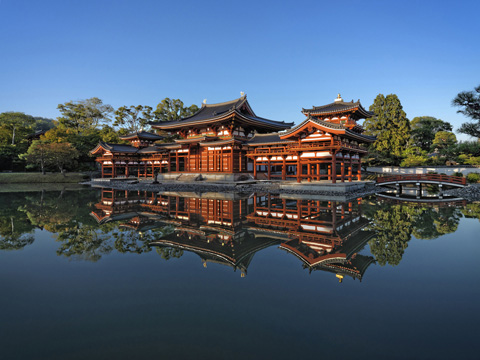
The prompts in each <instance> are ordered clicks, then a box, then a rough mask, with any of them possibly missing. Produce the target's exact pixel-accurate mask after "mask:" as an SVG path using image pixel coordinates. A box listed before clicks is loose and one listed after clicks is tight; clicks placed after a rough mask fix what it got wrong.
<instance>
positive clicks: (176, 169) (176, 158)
mask: <svg viewBox="0 0 480 360" xmlns="http://www.w3.org/2000/svg"><path fill="white" fill-rule="evenodd" d="M175 160H176V161H175V171H176V172H178V171H179V169H180V166H179V165H180V164H179V163H178V150H176V151H175Z"/></svg>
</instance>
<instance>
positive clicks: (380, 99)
mask: <svg viewBox="0 0 480 360" xmlns="http://www.w3.org/2000/svg"><path fill="white" fill-rule="evenodd" d="M452 105H453V106H455V107H459V108H460V109H459V110H458V113H461V114H463V115H465V116H466V117H468V118H470V119H471V120H472V121H470V122H467V123H464V124H462V126H461V127H460V128H459V129H458V132H459V133H462V134H466V135H469V136H472V137H475V138H477V140H476V141H463V142H459V141H458V140H457V137H456V136H455V134H454V133H453V128H452V125H451V124H450V123H449V122H447V121H443V120H441V119H437V118H435V117H432V116H419V117H415V118H413V119H412V120H409V119H408V118H407V115H406V113H405V111H403V107H402V104H401V102H400V100H399V99H398V97H397V95H395V94H390V95H387V96H384V95H383V94H379V95H378V96H377V97H376V98H375V100H374V103H373V104H372V105H371V106H370V108H369V110H370V111H372V112H373V113H374V116H373V117H372V118H369V119H366V120H365V122H364V128H365V133H366V134H367V135H373V136H376V137H377V141H375V142H374V143H373V144H371V145H370V148H369V150H370V151H369V156H368V158H367V161H366V162H365V163H366V165H370V166H371V165H400V166H422V165H456V164H463V165H480V142H479V138H480V86H478V87H476V88H475V89H474V91H464V92H461V93H459V94H458V95H457V96H456V97H455V98H454V99H453V101H452Z"/></svg>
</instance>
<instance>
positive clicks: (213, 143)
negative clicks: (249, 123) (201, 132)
mask: <svg viewBox="0 0 480 360" xmlns="http://www.w3.org/2000/svg"><path fill="white" fill-rule="evenodd" d="M243 142H244V141H242V140H240V139H235V138H231V139H223V140H217V141H202V142H201V143H200V146H221V145H228V144H232V143H239V144H242V143H243Z"/></svg>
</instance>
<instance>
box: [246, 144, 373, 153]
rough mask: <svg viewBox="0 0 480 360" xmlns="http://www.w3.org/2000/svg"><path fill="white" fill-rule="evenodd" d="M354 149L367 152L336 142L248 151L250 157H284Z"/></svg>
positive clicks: (256, 148)
mask: <svg viewBox="0 0 480 360" xmlns="http://www.w3.org/2000/svg"><path fill="white" fill-rule="evenodd" d="M332 148H333V149H345V148H346V149H353V150H360V151H367V149H366V148H364V147H362V146H360V145H354V144H349V143H346V142H343V141H338V140H337V141H334V142H333V143H332V142H308V143H307V142H305V143H294V144H288V145H286V146H285V147H268V148H266V147H255V149H254V150H253V151H248V152H247V154H248V155H255V154H260V155H263V154H271V155H282V154H289V153H290V152H291V151H292V150H293V151H303V150H326V149H332Z"/></svg>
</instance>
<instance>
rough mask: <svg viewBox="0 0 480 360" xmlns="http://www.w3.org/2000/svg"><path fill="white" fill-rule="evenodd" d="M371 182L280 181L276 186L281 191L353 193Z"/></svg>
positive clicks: (371, 182)
mask: <svg viewBox="0 0 480 360" xmlns="http://www.w3.org/2000/svg"><path fill="white" fill-rule="evenodd" d="M373 183H374V182H373V181H352V182H343V183H342V182H337V183H335V184H332V183H331V182H330V181H327V180H323V181H312V182H307V181H302V182H301V183H297V182H296V181H281V182H279V183H278V186H279V188H280V189H282V190H305V191H308V192H317V191H318V192H332V193H350V192H353V191H359V190H363V189H364V188H365V186H366V185H367V184H373Z"/></svg>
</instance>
